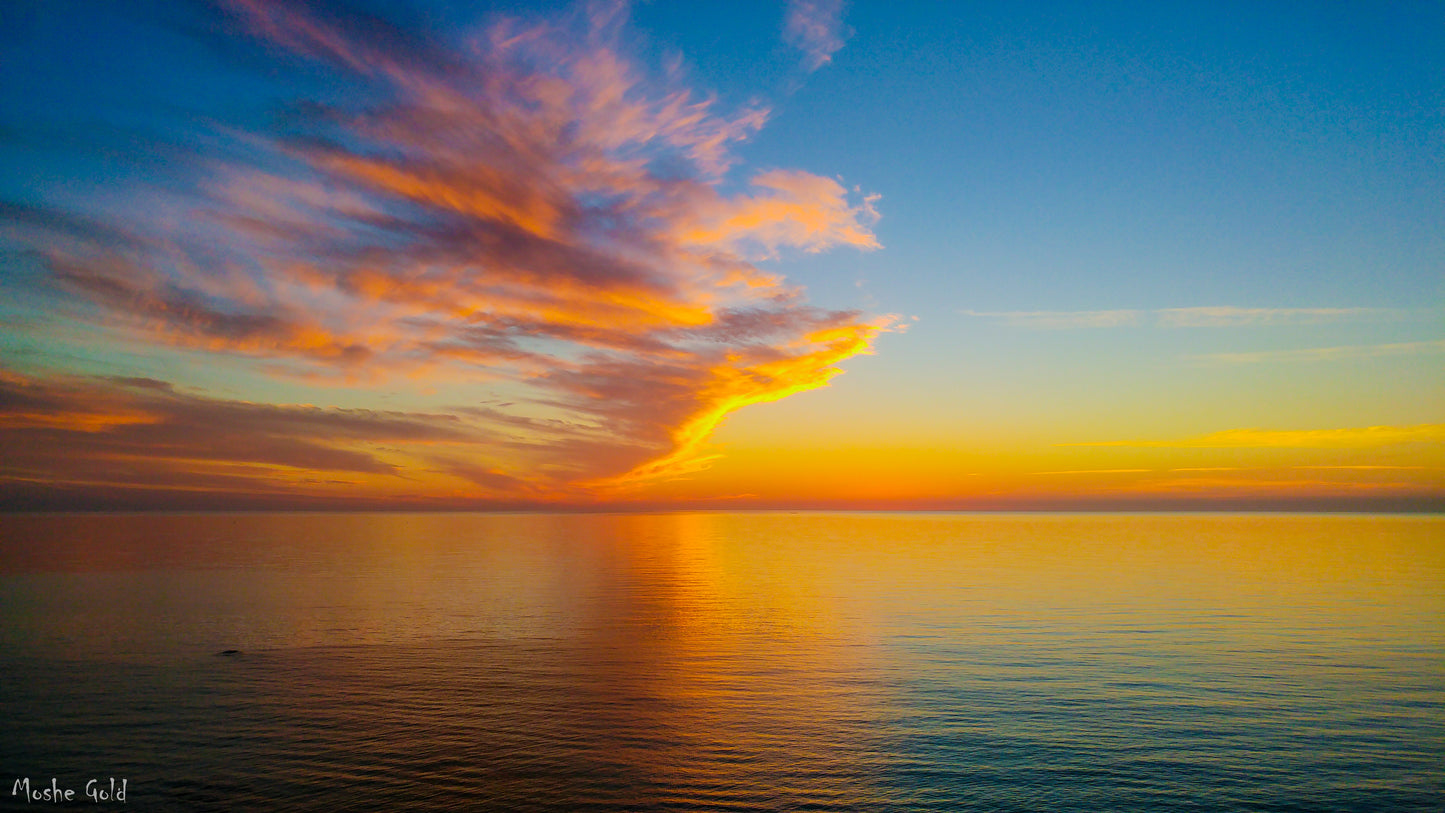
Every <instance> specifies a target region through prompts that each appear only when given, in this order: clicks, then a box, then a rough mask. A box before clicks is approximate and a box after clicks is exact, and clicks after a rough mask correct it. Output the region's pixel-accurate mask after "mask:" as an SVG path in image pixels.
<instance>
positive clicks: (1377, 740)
mask: <svg viewBox="0 0 1445 813" xmlns="http://www.w3.org/2000/svg"><path fill="white" fill-rule="evenodd" d="M0 771H3V773H0V809H17V810H18V809H38V808H56V809H68V808H83V809H88V810H127V809H129V810H144V811H151V810H156V811H213V810H214V811H229V810H254V811H391V810H441V811H472V810H478V811H513V810H517V811H672V810H678V811H713V810H716V811H771V810H798V811H804V810H807V811H912V810H919V811H958V810H965V811H967V810H977V811H1349V812H1350V813H1358V812H1359V811H1391V812H1392V813H1401V812H1402V811H1442V810H1445V516H1439V515H1340V514H1317V515H1304V514H952V513H865V512H858V513H809V512H800V513H788V512H695V513H658V514H543V513H538V514H453V513H375V514H312V513H275V514H267V513H237V514H48V515H31V514H10V515H3V516H0Z"/></svg>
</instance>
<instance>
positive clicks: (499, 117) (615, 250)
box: [3, 0, 895, 496]
mask: <svg viewBox="0 0 1445 813" xmlns="http://www.w3.org/2000/svg"><path fill="white" fill-rule="evenodd" d="M207 7H208V8H209V6H207ZM830 8H831V9H832V10H831V12H830V11H829V9H830ZM213 11H214V13H215V14H216V15H217V19H218V20H219V21H220V22H219V23H218V30H221V31H223V32H226V35H227V36H230V37H232V38H239V39H241V40H249V41H250V42H252V43H253V44H255V45H257V46H259V47H260V48H261V50H262V52H263V53H264V54H266V58H267V59H270V60H273V61H274V62H275V64H276V65H278V66H280V68H285V67H286V66H291V65H295V64H296V63H297V62H298V61H299V62H300V63H301V64H304V65H307V66H310V67H309V68H308V69H311V70H314V69H317V68H319V69H321V70H324V71H328V72H330V73H332V74H334V75H336V76H338V77H342V78H343V79H344V80H345V81H346V82H350V83H353V84H355V85H357V86H359V87H361V88H364V89H365V91H366V92H365V93H363V94H359V95H358V97H357V98H358V101H355V102H331V103H311V104H307V105H304V106H302V108H301V109H299V110H298V111H297V112H295V113H294V114H293V115H291V116H289V117H288V118H287V119H286V122H287V129H286V130H285V131H283V132H281V133H279V134H278V133H261V132H246V133H239V134H235V137H236V138H237V139H238V140H240V141H243V142H244V143H245V145H246V146H247V149H248V150H249V151H250V153H252V154H254V155H256V156H258V157H257V158H256V159H255V160H250V161H237V160H232V161H230V162H225V163H220V164H217V165H213V166H209V167H208V168H206V171H204V172H203V173H202V180H201V181H200V182H199V183H198V184H197V187H196V188H195V189H194V190H192V191H191V193H190V194H189V196H188V197H186V198H185V200H184V201H183V204H184V207H185V208H186V209H187V210H188V213H189V216H188V217H187V218H184V219H183V220H182V221H181V222H179V223H177V222H175V221H173V220H170V219H165V218H160V217H156V218H148V217H147V216H146V215H145V213H144V212H143V211H140V210H139V209H138V210H137V211H134V212H132V213H130V214H128V215H127V216H125V217H119V218H115V219H113V220H112V221H99V222H97V221H94V220H91V219H86V218H83V217H81V216H79V215H76V214H74V213H71V212H67V211H65V210H62V209H59V208H51V209H43V210H41V209H36V210H24V211H22V210H21V209H18V208H15V207H12V208H11V209H10V210H9V211H8V212H7V213H3V214H5V219H6V221H7V224H8V225H9V231H10V232H11V234H12V235H19V239H21V240H23V241H25V242H27V243H28V244H29V245H31V246H32V247H33V248H34V249H35V250H37V251H39V252H40V253H41V254H42V255H43V256H44V258H45V261H46V263H47V265H48V268H49V270H50V278H49V279H50V283H51V284H52V285H53V287H54V290H55V291H56V292H58V293H59V294H60V296H61V300H60V301H62V302H63V303H64V310H63V313H62V315H63V316H64V317H66V318H69V319H73V320H77V321H86V322H91V323H95V324H100V325H102V326H104V327H105V328H107V329H109V330H111V331H113V333H114V335H116V336H118V337H122V338H124V339H125V340H126V341H129V342H132V343H138V344H140V345H142V346H144V345H147V344H149V345H156V344H159V345H165V346H170V347H175V348H182V349H186V350H191V351H197V352H203V353H208V354H221V355H224V356H227V357H231V358H238V359H254V360H259V361H261V362H263V363H265V364H266V365H269V369H272V370H275V371H279V372H280V373H282V374H284V375H287V376H290V377H293V378H295V379H298V380H305V381H310V382H313V383H318V382H326V381H332V382H337V383H343V382H349V383H365V382H375V381H383V380H424V381H426V382H427V384H428V386H438V385H444V384H469V383H475V382H478V381H482V382H494V383H495V384H496V386H497V387H499V392H502V391H504V392H505V393H506V394H507V398H508V401H509V403H510V404H511V406H509V407H506V408H501V407H486V408H480V407H478V408H475V409H474V410H473V411H471V412H458V413H456V414H455V415H453V416H452V417H453V418H454V420H453V421H450V422H449V421H447V420H443V419H442V418H441V417H437V416H428V417H425V418H422V417H417V416H412V417H407V418H405V419H403V418H401V417H396V418H395V419H394V420H393V423H385V422H384V421H383V423H384V424H385V425H386V426H393V428H395V429H396V431H398V432H400V431H402V427H409V428H410V430H409V431H413V432H415V433H416V434H415V435H414V436H399V437H395V438H391V439H390V440H394V441H396V442H397V443H402V444H443V446H446V445H447V444H451V446H454V447H455V448H451V447H448V448H447V449H444V450H443V452H439V453H438V455H432V456H430V457H428V458H427V459H428V460H429V461H430V465H433V466H434V467H435V468H436V470H437V471H441V472H443V473H445V474H448V476H457V477H461V478H463V479H466V480H468V481H469V482H472V483H474V484H476V485H478V487H479V488H483V489H484V490H495V489H498V488H502V489H512V490H513V491H515V492H516V493H519V494H520V493H526V494H537V493H548V494H555V495H568V494H571V495H573V496H576V495H578V494H586V493H592V492H593V491H595V490H597V489H602V490H606V489H616V488H619V487H623V486H625V485H627V484H629V483H632V482H636V481H641V480H646V479H652V478H657V477H667V476H673V475H676V474H678V473H684V472H686V471H689V470H691V469H693V468H696V467H697V466H699V465H702V464H704V463H705V459H706V454H705V451H704V448H703V447H704V445H705V441H706V439H707V437H708V436H709V435H710V433H711V432H712V431H713V429H715V428H716V427H717V425H718V424H719V423H720V422H721V421H723V420H724V419H725V418H726V416H727V415H728V414H730V413H731V412H733V411H735V410H736V409H739V408H741V407H743V406H747V405H749V404H755V403H760V402H764V401H770V400H776V399H778V398H783V397H786V396H787V395H789V394H791V393H795V392H799V391H803V390H807V389H812V388H816V387H821V386H824V385H826V384H827V382H828V381H829V379H831V377H832V376H834V375H836V374H837V373H838V372H839V368H838V366H837V365H838V363H840V362H842V361H844V360H846V359H848V358H850V357H852V356H854V355H857V354H859V353H867V352H870V350H871V346H872V342H873V340H874V338H875V337H876V336H877V335H878V334H879V333H880V332H882V331H887V330H890V329H893V328H894V324H895V320H894V319H893V318H892V317H871V316H867V315H865V314H862V313H860V312H857V311H849V310H823V309H818V308H814V307H812V306H810V305H808V304H807V302H806V300H805V298H804V295H803V292H802V291H801V290H799V289H797V288H795V287H792V286H789V285H788V284H787V283H786V282H785V281H784V280H782V279H780V278H778V277H777V276H776V275H775V274H772V273H768V272H765V271H763V270H761V269H759V268H758V267H757V266H756V265H755V263H756V262H757V261H758V260H760V259H764V258H773V257H777V256H780V255H782V254H784V253H786V252H794V251H798V252H812V253H816V252H821V251H826V250H828V249H831V248H834V247H838V246H846V247H852V248H857V249H862V250H872V249H876V248H878V247H879V244H878V242H877V239H876V238H875V237H874V235H873V232H872V230H871V227H872V224H873V223H874V222H875V221H876V219H877V217H878V215H877V211H876V209H875V208H874V204H875V201H876V197H874V196H866V195H862V194H861V193H858V192H850V191H849V190H847V189H846V188H845V187H844V186H842V185H841V184H840V183H838V182H837V181H836V180H833V179H830V178H824V177H820V176H816V175H812V174H810V173H807V172H801V171H797V170H770V171H766V172H759V173H752V174H750V175H749V174H743V175H742V177H740V178H739V177H736V176H737V173H736V172H735V171H734V170H735V163H736V159H735V157H734V155H733V152H732V150H733V148H734V147H735V146H736V145H737V144H738V143H740V142H742V141H744V140H746V139H747V138H749V137H750V136H751V135H752V134H753V133H754V132H756V131H757V130H758V128H759V127H761V126H762V125H763V124H764V123H765V121H766V119H767V115H768V113H767V110H766V109H764V108H762V107H749V108H745V109H741V110H736V111H724V110H722V109H720V106H719V105H718V104H717V103H716V102H715V101H713V100H712V99H710V98H707V97H702V96H699V95H698V94H696V93H695V92H693V91H692V90H690V89H688V88H685V87H680V86H676V85H675V84H670V83H668V82H665V81H661V80H657V79H655V78H653V77H651V76H649V75H647V74H646V73H645V72H644V71H643V70H642V69H641V68H639V67H638V66H637V64H636V63H634V62H633V61H632V60H630V59H629V58H628V57H627V56H626V55H625V54H624V53H623V52H622V50H621V47H620V45H619V44H618V43H619V42H620V41H621V34H620V32H621V29H622V27H623V26H624V24H625V7H623V6H617V5H613V6H607V5H594V6H590V7H588V8H587V9H586V10H583V11H579V12H574V13H573V14H571V15H570V16H568V17H565V18H562V19H557V20H549V21H542V22H532V23H524V22H520V21H516V20H502V21H500V22H498V23H496V24H495V25H493V26H491V27H490V28H488V29H486V30H484V31H479V32H475V33H474V35H473V36H471V37H469V38H467V39H464V40H462V41H451V40H443V39H440V38H438V37H434V36H430V35H428V34H427V33H425V32H418V31H414V30H410V29H406V28H403V27H400V26H396V25H394V24H392V23H389V22H387V21H385V20H382V19H380V18H373V17H366V16H363V15H359V14H347V13H341V12H339V11H338V10H337V9H336V8H334V7H332V6H331V5H329V4H320V3H316V4H312V3H303V2H260V1H259V0H229V1H228V2H224V3H220V4H217V5H216V6H215V7H214V9H213ZM795 11H797V9H796V8H795ZM838 11H839V8H838V7H837V6H836V5H833V6H828V5H827V4H809V5H807V14H811V15H813V16H811V17H808V19H810V20H813V21H814V22H815V23H817V24H818V25H823V26H824V27H823V28H819V29H814V28H807V29H806V31H805V32H804V33H803V34H800V35H799V36H800V37H802V39H801V40H800V41H801V42H803V43H805V44H806V45H807V47H810V48H814V49H819V48H821V49H824V50H814V51H810V53H821V54H823V58H824V61H826V55H827V53H831V51H829V50H826V49H827V48H829V47H832V48H833V49H834V50H835V49H836V46H829V45H828V44H827V42H828V41H827V40H826V37H824V36H823V34H822V33H819V32H824V33H826V31H827V30H830V29H827V26H826V23H827V20H828V19H832V20H833V25H834V29H832V30H835V29H836V22H837V20H836V17H837V13H838ZM799 13H803V12H799ZM829 14H832V15H833V16H832V17H831V18H830V17H829V16H828V15H829ZM819 15H821V16H819ZM790 19H791V17H790ZM800 30H802V29H800ZM835 34H836V30H835ZM840 44H841V43H840ZM739 181H741V183H739ZM122 235H123V236H124V239H121V238H120V237H119V236H122ZM15 375H19V374H18V373H17V374H15ZM16 381H21V382H22V383H20V384H16V383H15V382H16ZM11 383H12V385H13V386H14V387H18V389H17V390H16V392H17V393H20V394H22V395H23V394H24V393H27V392H28V393H31V394H32V395H33V396H34V398H33V399H32V401H33V403H32V406H31V407H30V408H28V411H25V412H24V413H23V414H22V413H15V414H13V415H10V416H9V417H8V418H7V419H6V420H7V421H9V423H7V424H5V426H6V427H7V429H6V431H9V432H12V433H21V434H24V433H30V434H31V435H32V436H34V437H36V438H39V437H41V436H43V435H44V433H46V432H51V433H53V432H64V433H68V434H66V435H65V437H66V439H67V442H75V440H76V438H80V437H85V438H90V439H91V440H93V441H98V439H102V438H106V439H110V440H113V441H115V442H116V443H119V444H121V447H123V448H125V449H126V450H127V451H126V452H125V454H127V455H139V454H140V453H139V452H138V451H137V449H138V447H137V446H136V444H134V443H131V442H130V441H129V440H126V438H129V437H130V436H131V435H134V434H135V433H142V434H144V433H147V432H149V433H153V435H154V439H156V440H160V439H161V438H163V437H164V436H165V433H166V432H167V431H174V432H180V433H181V434H185V433H186V431H188V428H189V427H190V424H188V423H186V422H185V421H184V420H181V419H180V418H179V417H178V416H179V414H180V413H176V412H174V411H167V410H169V409H171V407H173V406H174V402H173V400H167V399H175V398H178V397H179V396H177V395H176V393H175V392H174V391H164V392H162V391H161V390H155V391H139V390H136V389H135V388H134V387H125V386H121V385H118V384H114V382H112V384H107V385H105V386H101V385H100V384H97V383H95V382H90V383H86V384H84V385H83V386H82V385H81V384H79V383H77V382H76V381H74V380H67V381H66V382H64V383H58V384H55V385H54V386H52V387H49V388H47V386H46V385H45V384H44V383H43V382H37V381H31V380H28V379H25V380H23V381H22V379H13V380H12V382H11ZM81 390H86V391H87V392H90V395H87V396H86V397H96V398H99V400H98V401H97V403H104V404H111V405H113V406H114V407H115V409H112V410H108V411H104V410H103V411H101V412H87V411H85V410H82V409H77V408H76V407H75V404H76V403H77V402H78V401H79V400H80V395H79V393H80V391H81ZM92 391H93V392H92ZM37 393H39V395H36V394H37ZM16 397H20V396H19V395H17V396H16ZM22 400H23V399H22ZM500 400H502V399H498V401H500ZM193 406H194V404H193ZM206 408H207V409H209V410H212V411H215V410H219V409H222V407H221V405H220V403H219V402H208V405H207V407H206ZM227 409H230V410H231V411H230V412H227V413H226V415H227V416H228V417H227V421H223V422H222V423H221V424H220V425H229V426H234V427H237V429H236V436H237V437H238V438H245V437H258V436H261V437H285V438H287V439H288V442H289V441H290V440H297V441H298V445H296V447H295V448H296V449H297V454H306V455H311V457H308V458H304V459H295V458H292V457H284V458H282V457H277V458H276V459H269V458H267V459H256V460H244V459H242V458H240V457H237V454H238V452H239V450H233V449H229V448H224V449H223V448H212V449H210V451H209V452H207V450H206V448H204V447H197V448H194V449H192V453H191V454H192V456H191V457H187V458H185V459H187V460H200V459H206V460H220V459H224V460H228V461H232V462H235V463H238V464H245V465H262V464H265V465H287V466H293V467H295V468H307V467H308V466H309V467H312V468H316V469H318V470H326V471H348V472H352V473H363V474H367V475H376V476H391V475H392V474H394V473H395V472H397V471H400V470H401V467H402V466H403V465H404V464H406V463H405V461H403V462H398V461H399V460H401V458H406V461H409V463H410V464H415V463H416V459H417V458H416V457H415V456H414V455H413V456H410V457H408V456H406V455H403V456H401V458H398V457H396V456H386V455H377V454H373V453H371V452H367V451H364V450H361V451H358V450H357V449H356V448H353V446H350V445H347V444H341V445H335V444H331V443H329V442H327V443H322V442H319V441H317V442H306V438H307V437H308V435H307V434H306V433H304V432H297V433H294V434H287V432H286V431H283V430H281V429H276V430H275V433H272V434H268V432H270V431H271V430H267V429H263V428H262V426H261V424H263V423H265V422H266V421H268V420H269V421H273V422H275V425H276V426H278V427H281V426H299V425H300V424H301V423H304V422H305V421H304V420H303V418H305V419H306V420H311V421H312V422H313V423H316V424H317V425H318V426H319V425H321V424H326V423H328V422H336V425H337V426H352V425H355V424H356V422H357V421H358V420H360V419H359V418H358V417H357V416H355V415H350V414H349V413H344V412H337V411H324V410H323V411H320V412H303V411H297V410H298V408H281V407H274V408H270V411H267V410H268V408H267V407H266V406H265V405H252V406H251V407H247V408H241V407H237V406H234V405H233V406H231V407H227ZM186 414H189V413H186ZM47 416H48V417H47ZM127 416H130V417H127ZM137 416H139V417H137ZM157 416H160V417H157ZM306 416H310V417H309V418H307V417H306ZM130 418H135V422H133V423H127V421H128V420H130ZM232 419H234V420H232ZM378 420H381V419H380V418H376V417H375V416H372V417H371V418H370V419H368V421H366V422H364V423H365V425H366V428H368V429H375V428H377V426H376V425H375V422H376V421H378ZM388 420H392V419H388ZM397 421H400V423H396V422H397ZM458 422H460V423H458ZM85 427H91V428H90V429H86V428H85ZM423 429H425V430H426V431H422V430H423ZM318 431H319V430H318ZM358 431H359V430H358ZM87 432H88V433H89V434H86V433H87ZM448 432H451V433H460V434H453V435H448V434H447V433H448ZM276 433H279V434H276ZM368 437H370V436H368ZM127 444H129V445H127ZM82 446H85V448H87V449H91V448H93V447H94V444H93V443H92V444H89V445H85V444H82ZM251 447H252V448H258V449H259V448H262V447H261V446H255V445H252V446H251ZM26 448H29V447H26ZM36 448H39V447H36ZM277 454H280V452H277ZM176 459H180V458H176ZM307 461H309V462H307ZM17 467H18V468H24V469H25V471H29V472H32V473H35V476H41V474H40V473H39V471H40V469H42V468H43V466H41V461H40V458H39V457H38V456H34V457H31V458H29V462H28V463H25V464H24V465H23V466H20V464H13V465H12V464H11V463H10V462H8V461H7V466H6V468H7V470H9V469H14V468H17Z"/></svg>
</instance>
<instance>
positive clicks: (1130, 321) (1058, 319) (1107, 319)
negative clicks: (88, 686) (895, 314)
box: [960, 306, 1404, 330]
mask: <svg viewBox="0 0 1445 813" xmlns="http://www.w3.org/2000/svg"><path fill="white" fill-rule="evenodd" d="M960 313H962V314H963V315H965V316H975V317H979V318H984V319H990V320H994V321H998V322H1002V323H1003V324H1006V325H1008V326H1009V327H1021V328H1034V329H1040V330H1072V329H1077V328H1110V327H1141V326H1142V327H1162V328H1186V327H1211V328H1224V327H1246V326H1264V325H1315V324H1324V323H1327V322H1346V321H1360V320H1378V319H1394V318H1401V317H1403V316H1404V312H1403V311H1401V310H1398V309H1392V308H1239V307H1232V306H1217V307H1195V308H1160V309H1157V310H1128V309H1125V310H1099V311H973V310H964V311H960Z"/></svg>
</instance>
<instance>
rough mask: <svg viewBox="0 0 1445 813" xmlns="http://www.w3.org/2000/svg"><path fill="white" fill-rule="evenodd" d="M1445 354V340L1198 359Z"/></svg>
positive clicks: (1236, 360)
mask: <svg viewBox="0 0 1445 813" xmlns="http://www.w3.org/2000/svg"><path fill="white" fill-rule="evenodd" d="M1439 353H1445V339H1438V340H1436V341H1431V342H1394V343H1390V344H1359V345H1343V346H1338V347H1306V348H1301V349H1298V350H1260V351H1255V352H1248V353H1208V354H1205V355H1201V356H1196V358H1198V359H1199V360H1201V361H1208V362H1213V363H1216V364H1290V363H1295V362H1316V361H1348V360H1353V359H1377V358H1388V357H1390V356H1419V355H1435V354H1439Z"/></svg>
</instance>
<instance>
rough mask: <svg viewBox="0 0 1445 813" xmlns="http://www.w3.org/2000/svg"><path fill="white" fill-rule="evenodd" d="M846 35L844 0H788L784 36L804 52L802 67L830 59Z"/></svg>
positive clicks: (817, 65) (814, 66)
mask: <svg viewBox="0 0 1445 813" xmlns="http://www.w3.org/2000/svg"><path fill="white" fill-rule="evenodd" d="M847 38H848V36H847V33H846V31H845V30H844V27H843V0H788V12H787V17H786V19H785V20H784V21H783V39H784V40H785V41H786V42H787V43H788V44H789V45H792V46H793V47H795V48H797V49H798V50H800V51H802V52H803V66H804V67H805V68H807V69H808V70H809V71H816V70H817V69H819V68H821V67H823V66H824V65H826V64H828V63H829V62H831V61H832V59H833V54H835V53H837V51H838V50H839V49H841V48H842V47H843V43H844V42H845V41H846V40H847Z"/></svg>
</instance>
